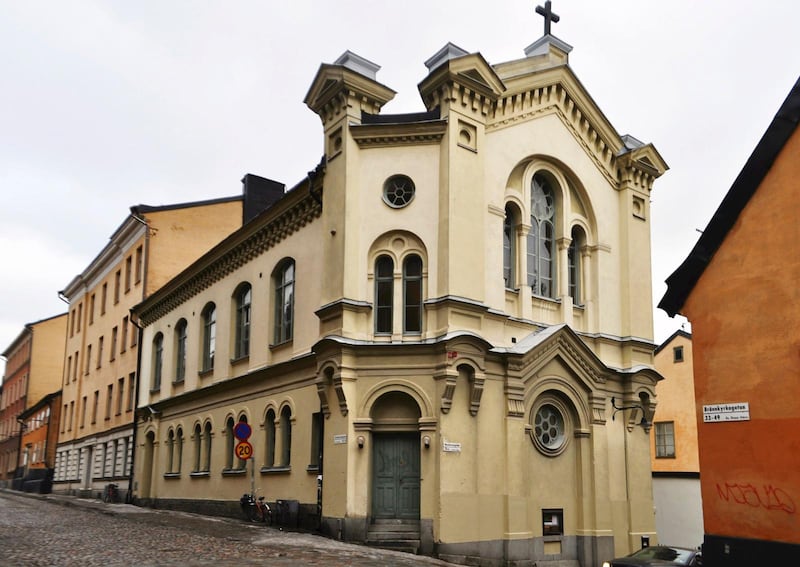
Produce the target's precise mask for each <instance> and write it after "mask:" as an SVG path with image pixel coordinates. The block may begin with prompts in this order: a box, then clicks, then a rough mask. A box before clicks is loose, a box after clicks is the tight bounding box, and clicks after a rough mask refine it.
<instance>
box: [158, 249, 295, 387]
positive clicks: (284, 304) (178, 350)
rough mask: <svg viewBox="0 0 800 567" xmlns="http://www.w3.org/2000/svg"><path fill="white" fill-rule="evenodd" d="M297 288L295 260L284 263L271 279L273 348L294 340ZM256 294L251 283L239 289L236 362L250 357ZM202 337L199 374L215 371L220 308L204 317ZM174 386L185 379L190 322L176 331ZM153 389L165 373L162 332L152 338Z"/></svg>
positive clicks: (213, 308) (212, 306) (235, 300)
mask: <svg viewBox="0 0 800 567" xmlns="http://www.w3.org/2000/svg"><path fill="white" fill-rule="evenodd" d="M294 285H295V265H294V261H293V260H286V261H284V262H282V263H281V264H280V265H279V266H278V268H277V269H276V270H275V272H274V273H273V276H272V289H273V295H274V305H275V313H274V324H273V345H278V344H282V343H285V342H288V341H291V340H292V337H293V333H294ZM252 301H253V290H252V287H251V286H250V284H249V283H243V284H241V285H239V287H237V288H236V291H235V292H234V295H233V303H234V312H235V318H234V329H233V337H234V345H233V357H234V360H238V359H241V358H245V357H247V356H250V325H251V317H252ZM201 321H202V337H201V344H200V347H201V348H200V353H201V354H200V357H201V358H200V372H201V373H205V372H210V371H212V370H213V369H214V357H215V354H216V346H217V306H216V304H214V303H208V304H206V305H205V307H204V308H203V311H202V314H201ZM174 341H175V342H174V346H175V348H174V358H173V372H174V377H173V382H176V383H177V382H182V381H183V380H184V379H185V378H186V356H187V352H188V350H187V344H188V322H187V321H186V319H180V320H179V321H178V323H177V324H176V325H175V331H174ZM152 356H153V359H152V363H153V366H152V378H153V379H152V386H151V389H152V390H153V391H156V390H158V389H160V388H161V381H162V377H163V373H164V334H163V333H161V332H159V333H157V334H156V335H155V337H154V338H153V352H152Z"/></svg>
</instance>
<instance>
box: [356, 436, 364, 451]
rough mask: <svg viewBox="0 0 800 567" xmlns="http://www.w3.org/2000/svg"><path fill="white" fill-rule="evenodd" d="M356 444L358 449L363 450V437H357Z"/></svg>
mask: <svg viewBox="0 0 800 567" xmlns="http://www.w3.org/2000/svg"><path fill="white" fill-rule="evenodd" d="M356 443H358V448H359V449H363V448H364V436H363V435H359V436H358V437H356Z"/></svg>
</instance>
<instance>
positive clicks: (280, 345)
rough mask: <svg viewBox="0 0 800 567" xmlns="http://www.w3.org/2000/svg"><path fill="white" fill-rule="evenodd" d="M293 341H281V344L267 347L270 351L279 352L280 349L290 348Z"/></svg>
mask: <svg viewBox="0 0 800 567" xmlns="http://www.w3.org/2000/svg"><path fill="white" fill-rule="evenodd" d="M293 340H294V339H289V340H287V341H283V342H282V343H275V344H271V345H269V348H270V350H280V349H282V348H287V347H289V346H291V344H292V341H293Z"/></svg>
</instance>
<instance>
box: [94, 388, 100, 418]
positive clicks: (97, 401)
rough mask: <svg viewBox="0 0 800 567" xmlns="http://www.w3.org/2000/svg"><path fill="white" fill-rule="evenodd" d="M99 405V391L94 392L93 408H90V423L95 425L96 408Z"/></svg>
mask: <svg viewBox="0 0 800 567" xmlns="http://www.w3.org/2000/svg"><path fill="white" fill-rule="evenodd" d="M98 405H100V390H95V391H94V406H92V423H97V406H98Z"/></svg>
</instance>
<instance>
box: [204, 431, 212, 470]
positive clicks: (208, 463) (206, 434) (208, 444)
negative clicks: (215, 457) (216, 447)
mask: <svg viewBox="0 0 800 567" xmlns="http://www.w3.org/2000/svg"><path fill="white" fill-rule="evenodd" d="M203 441H204V443H205V461H204V462H203V471H205V472H208V471H210V470H211V422H208V423H206V426H205V429H204V430H203Z"/></svg>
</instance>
